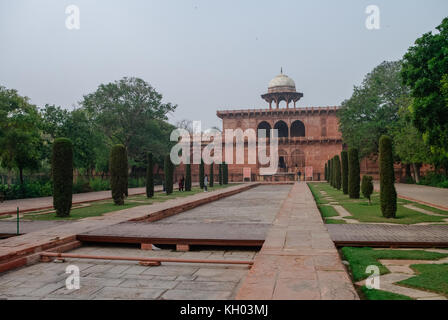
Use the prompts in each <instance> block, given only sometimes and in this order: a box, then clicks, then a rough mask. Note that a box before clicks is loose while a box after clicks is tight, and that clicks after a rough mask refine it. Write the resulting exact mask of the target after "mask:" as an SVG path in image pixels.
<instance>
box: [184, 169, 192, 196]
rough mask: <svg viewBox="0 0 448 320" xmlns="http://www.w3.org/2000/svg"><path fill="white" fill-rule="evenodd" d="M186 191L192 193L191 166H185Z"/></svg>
mask: <svg viewBox="0 0 448 320" xmlns="http://www.w3.org/2000/svg"><path fill="white" fill-rule="evenodd" d="M185 191H191V164H186V165H185Z"/></svg>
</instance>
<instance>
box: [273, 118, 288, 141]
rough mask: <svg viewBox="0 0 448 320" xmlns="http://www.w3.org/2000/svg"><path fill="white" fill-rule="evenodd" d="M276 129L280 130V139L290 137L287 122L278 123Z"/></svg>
mask: <svg viewBox="0 0 448 320" xmlns="http://www.w3.org/2000/svg"><path fill="white" fill-rule="evenodd" d="M274 129H277V130H278V137H279V138H287V137H288V136H289V134H288V125H287V124H286V122H285V121H282V120H280V121H278V122H277V123H276V124H275V126H274Z"/></svg>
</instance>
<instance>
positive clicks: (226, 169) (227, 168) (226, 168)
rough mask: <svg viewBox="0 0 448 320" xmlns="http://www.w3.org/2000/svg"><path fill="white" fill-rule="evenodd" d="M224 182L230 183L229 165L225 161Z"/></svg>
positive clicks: (223, 167)
mask: <svg viewBox="0 0 448 320" xmlns="http://www.w3.org/2000/svg"><path fill="white" fill-rule="evenodd" d="M222 183H223V184H229V167H228V166H227V163H225V162H224V163H223V166H222Z"/></svg>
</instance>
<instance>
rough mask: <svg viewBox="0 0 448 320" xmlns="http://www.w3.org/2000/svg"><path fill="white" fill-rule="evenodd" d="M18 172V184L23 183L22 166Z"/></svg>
mask: <svg viewBox="0 0 448 320" xmlns="http://www.w3.org/2000/svg"><path fill="white" fill-rule="evenodd" d="M19 174H20V184H22V185H23V168H19Z"/></svg>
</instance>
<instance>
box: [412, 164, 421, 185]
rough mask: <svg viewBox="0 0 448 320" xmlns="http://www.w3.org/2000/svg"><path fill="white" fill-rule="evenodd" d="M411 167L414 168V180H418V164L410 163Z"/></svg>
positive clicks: (417, 181)
mask: <svg viewBox="0 0 448 320" xmlns="http://www.w3.org/2000/svg"><path fill="white" fill-rule="evenodd" d="M412 169H414V176H415V182H416V183H419V182H420V166H419V165H418V164H417V163H413V164H412Z"/></svg>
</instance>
